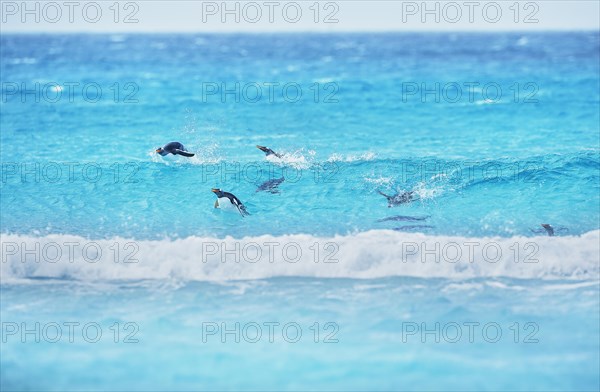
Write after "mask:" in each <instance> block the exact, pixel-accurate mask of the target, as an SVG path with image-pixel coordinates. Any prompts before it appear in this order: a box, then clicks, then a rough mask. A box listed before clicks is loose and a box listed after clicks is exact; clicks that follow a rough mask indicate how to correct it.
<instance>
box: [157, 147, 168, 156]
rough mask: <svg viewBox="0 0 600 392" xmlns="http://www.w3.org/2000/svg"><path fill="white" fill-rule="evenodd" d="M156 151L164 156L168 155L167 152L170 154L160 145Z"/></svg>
mask: <svg viewBox="0 0 600 392" xmlns="http://www.w3.org/2000/svg"><path fill="white" fill-rule="evenodd" d="M156 153H158V154H160V155H162V156H165V155H167V154H168V152H166V151H165V150H164V149H163V148H162V147H158V148H157V149H156Z"/></svg>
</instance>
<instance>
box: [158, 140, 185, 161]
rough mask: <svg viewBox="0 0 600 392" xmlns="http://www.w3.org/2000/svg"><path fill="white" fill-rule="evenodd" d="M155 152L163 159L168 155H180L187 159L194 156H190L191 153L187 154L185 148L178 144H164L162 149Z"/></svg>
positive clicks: (159, 148)
mask: <svg viewBox="0 0 600 392" xmlns="http://www.w3.org/2000/svg"><path fill="white" fill-rule="evenodd" d="M156 152H157V153H158V154H160V155H162V156H163V157H164V156H165V155H169V154H173V155H182V156H184V157H188V158H191V157H193V156H194V154H192V153H191V152H188V151H187V150H186V149H185V146H184V145H183V144H181V143H179V142H171V143H167V144H165V146H164V147H158V148H157V149H156Z"/></svg>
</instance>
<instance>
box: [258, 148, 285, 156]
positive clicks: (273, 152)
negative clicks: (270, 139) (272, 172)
mask: <svg viewBox="0 0 600 392" xmlns="http://www.w3.org/2000/svg"><path fill="white" fill-rule="evenodd" d="M256 148H258V149H259V150H261V151H262V152H264V153H265V155H266V156H269V155H275V156H276V157H277V158H281V154H277V153H276V152H275V151H273V150H271V149H270V148H268V147H265V146H256Z"/></svg>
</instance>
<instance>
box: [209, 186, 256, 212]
mask: <svg viewBox="0 0 600 392" xmlns="http://www.w3.org/2000/svg"><path fill="white" fill-rule="evenodd" d="M212 192H213V193H214V194H215V195H217V200H216V201H215V208H219V206H221V205H223V206H225V205H226V203H227V202H230V203H231V204H233V205H234V206H236V207H237V209H238V211H239V212H240V214H242V216H246V215H250V213H249V212H248V211H246V207H245V206H244V204H243V203H242V202H241V201H240V199H238V198H237V197H236V196H235V195H234V194H233V193H229V192H223V191H222V190H220V189H218V188H213V189H212Z"/></svg>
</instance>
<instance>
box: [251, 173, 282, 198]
mask: <svg viewBox="0 0 600 392" xmlns="http://www.w3.org/2000/svg"><path fill="white" fill-rule="evenodd" d="M284 181H285V177H281V178H273V179H271V180H267V181H265V182H263V183H262V184H261V185H260V186H259V187H258V188H256V192H262V191H267V192H269V193H273V194H275V193H279V189H277V187H278V186H279V184H281V183H282V182H284Z"/></svg>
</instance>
